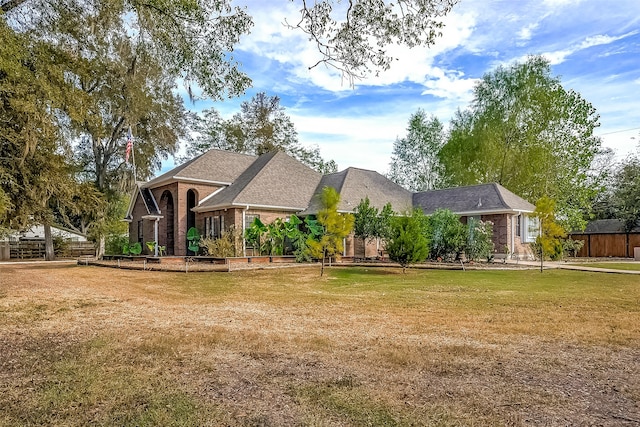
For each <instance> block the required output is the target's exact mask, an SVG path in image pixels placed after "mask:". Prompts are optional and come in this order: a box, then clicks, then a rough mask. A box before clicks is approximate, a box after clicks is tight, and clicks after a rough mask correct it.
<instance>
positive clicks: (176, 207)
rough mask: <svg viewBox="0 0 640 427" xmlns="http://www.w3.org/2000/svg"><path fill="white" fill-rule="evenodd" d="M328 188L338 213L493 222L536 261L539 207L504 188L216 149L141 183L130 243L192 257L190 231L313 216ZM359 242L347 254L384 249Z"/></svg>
mask: <svg viewBox="0 0 640 427" xmlns="http://www.w3.org/2000/svg"><path fill="white" fill-rule="evenodd" d="M325 186H330V187H333V188H335V189H336V190H337V191H338V193H340V205H339V207H338V210H339V211H340V212H345V213H346V212H353V211H354V209H355V208H356V207H357V206H358V204H359V203H360V201H361V200H363V199H364V198H365V197H369V200H370V203H371V205H372V206H374V207H376V208H378V209H382V207H383V206H384V205H386V204H387V203H391V206H392V208H393V210H394V211H395V212H407V211H409V210H410V209H412V208H414V207H417V208H421V209H422V210H423V211H424V212H425V213H427V214H429V213H432V212H433V211H435V210H436V209H437V208H443V209H450V210H451V211H453V212H454V213H456V214H458V215H460V217H461V220H462V221H463V222H465V223H466V221H467V219H468V218H469V217H477V218H479V219H481V220H483V221H487V220H489V221H492V222H493V224H494V244H495V246H496V249H497V250H498V251H500V252H501V251H502V248H504V247H505V246H508V247H509V248H510V251H511V252H513V253H514V254H518V255H529V254H530V251H529V249H528V245H527V244H526V243H527V242H528V240H527V237H529V238H530V237H531V236H530V234H531V233H528V231H529V229H530V228H531V227H530V226H529V225H530V221H528V217H527V215H528V214H530V213H531V212H533V209H534V206H533V205H531V204H530V203H529V202H527V201H525V200H523V199H522V198H520V197H518V196H516V195H515V194H513V193H511V192H510V191H508V190H507V189H505V188H504V187H502V186H500V185H498V184H484V185H476V186H470V187H459V188H452V189H446V190H435V191H425V192H420V193H412V192H410V191H408V190H406V189H404V188H403V187H401V186H399V185H397V184H396V183H394V182H392V181H390V180H389V179H387V178H386V177H385V176H383V175H381V174H379V173H378V172H375V171H371V170H366V169H359V168H352V167H351V168H347V169H345V170H343V171H341V172H336V173H332V174H327V175H324V176H322V175H321V174H320V173H318V172H316V171H314V170H313V169H311V168H309V167H308V166H306V165H304V164H302V163H300V162H299V161H298V160H296V159H294V158H292V157H290V156H288V155H287V154H285V153H282V152H273V153H267V154H264V155H262V156H259V157H256V156H251V155H246V154H238V153H231V152H225V151H220V150H210V151H208V152H206V153H204V154H202V155H200V156H198V157H196V158H194V159H192V160H190V161H188V162H186V163H184V164H183V165H180V166H178V167H176V168H174V169H172V170H171V171H169V172H166V173H165V174H163V175H160V176H158V177H157V178H154V179H152V180H150V181H149V182H146V183H138V185H137V187H136V189H135V190H134V194H133V196H132V198H131V202H130V205H129V210H128V213H127V217H126V220H127V221H129V236H130V240H131V241H132V242H135V241H138V242H140V243H141V244H142V247H143V248H144V249H145V251H146V247H145V244H144V243H145V242H148V241H156V242H158V243H159V245H161V246H165V247H166V253H167V254H168V255H178V256H184V255H188V248H187V238H186V237H187V230H188V229H189V228H191V227H196V228H197V229H198V230H199V232H200V234H201V235H204V236H208V237H213V238H216V237H219V236H220V234H221V233H222V231H224V230H228V229H229V227H231V226H234V227H236V228H240V229H241V230H244V229H245V228H246V227H247V226H248V225H249V224H250V223H251V222H252V221H253V219H254V218H256V217H258V218H260V220H261V221H262V222H263V223H266V224H268V223H270V222H272V221H273V220H275V219H276V218H287V217H288V216H290V215H291V214H296V215H299V216H305V215H309V214H314V213H316V212H317V211H318V209H319V195H320V193H321V192H322V189H323V188H324V187H325ZM358 240H360V239H354V238H353V236H351V237H350V238H348V239H347V241H346V242H345V254H344V255H346V256H354V255H357V254H360V256H362V255H365V256H375V255H377V250H378V249H379V243H377V242H374V243H371V242H370V243H369V244H368V245H364V247H363V244H362V241H361V240H360V242H358Z"/></svg>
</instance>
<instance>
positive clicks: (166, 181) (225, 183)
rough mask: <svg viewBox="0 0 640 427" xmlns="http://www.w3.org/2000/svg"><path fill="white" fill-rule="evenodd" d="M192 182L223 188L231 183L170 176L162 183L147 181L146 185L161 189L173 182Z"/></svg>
mask: <svg viewBox="0 0 640 427" xmlns="http://www.w3.org/2000/svg"><path fill="white" fill-rule="evenodd" d="M180 181H183V182H192V183H196V184H215V185H223V186H227V187H228V186H229V185H231V184H232V183H231V182H222V181H210V180H207V179H198V178H186V177H181V176H177V175H174V176H170V177H167V178H165V179H163V180H162V181H158V182H153V180H151V181H149V182H148V183H147V185H148V186H149V184H151V185H150V186H149V188H158V187H162V186H163V185H168V184H173V183H174V182H180Z"/></svg>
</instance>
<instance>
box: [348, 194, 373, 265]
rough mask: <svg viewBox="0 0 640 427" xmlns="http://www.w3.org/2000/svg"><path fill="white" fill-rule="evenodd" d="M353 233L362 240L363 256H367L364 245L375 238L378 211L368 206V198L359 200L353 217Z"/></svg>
mask: <svg viewBox="0 0 640 427" xmlns="http://www.w3.org/2000/svg"><path fill="white" fill-rule="evenodd" d="M353 219H354V221H353V233H354V235H355V236H356V237H359V238H361V239H362V243H363V245H362V247H363V248H364V253H363V254H362V255H363V256H366V255H367V249H366V244H367V241H371V240H373V239H374V238H376V231H377V230H376V228H377V222H378V209H377V208H376V207H374V206H371V205H370V202H369V197H366V198H365V199H364V200H360V204H359V205H358V206H357V207H356V210H355V214H354V215H353Z"/></svg>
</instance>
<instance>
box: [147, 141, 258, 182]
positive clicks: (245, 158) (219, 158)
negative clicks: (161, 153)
mask: <svg viewBox="0 0 640 427" xmlns="http://www.w3.org/2000/svg"><path fill="white" fill-rule="evenodd" d="M255 160H256V156H252V155H249V154H241V153H234V152H231V151H223V150H215V149H213V150H209V151H207V152H206V153H203V154H201V155H199V156H198V157H195V158H193V159H191V160H189V161H187V162H185V163H183V164H181V165H180V166H177V167H175V168H173V169H171V170H170V171H168V172H166V173H164V174H162V175H160V176H158V177H156V178H154V179H152V180H151V181H149V182H147V183H146V184H145V185H144V186H145V187H148V188H153V187H157V186H160V185H163V184H166V183H167V181H180V180H184V181H199V182H209V183H217V184H223V185H229V184H231V183H232V182H233V181H235V180H236V178H238V176H240V174H242V172H244V171H245V170H246V169H247V168H248V167H249V166H250V165H251V164H252V163H253V162H254V161H255Z"/></svg>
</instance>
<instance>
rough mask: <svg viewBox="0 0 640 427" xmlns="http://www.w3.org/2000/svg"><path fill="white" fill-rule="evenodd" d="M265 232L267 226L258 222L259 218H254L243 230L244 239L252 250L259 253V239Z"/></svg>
mask: <svg viewBox="0 0 640 427" xmlns="http://www.w3.org/2000/svg"><path fill="white" fill-rule="evenodd" d="M266 232H267V226H266V225H264V224H263V223H262V221H260V218H258V217H256V218H254V220H253V221H252V222H251V224H249V226H248V227H247V228H246V229H245V230H244V238H245V240H246V241H247V243H248V244H249V246H251V247H253V249H254V250H255V249H257V250H258V252H261V247H262V242H261V238H262V235H263V234H264V233H266Z"/></svg>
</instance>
